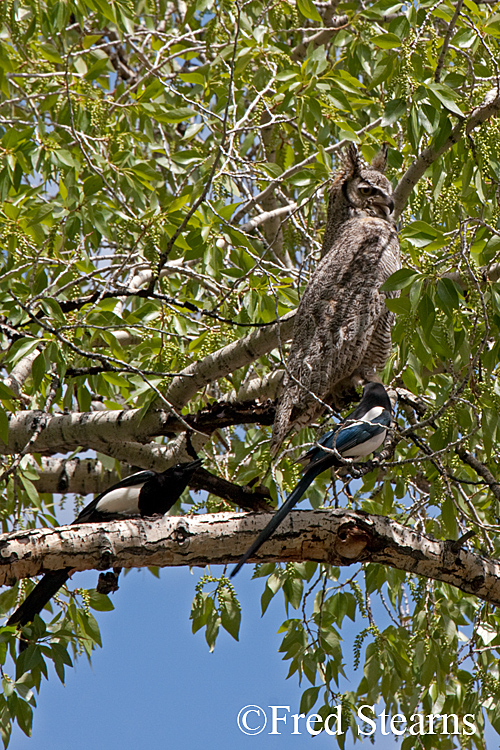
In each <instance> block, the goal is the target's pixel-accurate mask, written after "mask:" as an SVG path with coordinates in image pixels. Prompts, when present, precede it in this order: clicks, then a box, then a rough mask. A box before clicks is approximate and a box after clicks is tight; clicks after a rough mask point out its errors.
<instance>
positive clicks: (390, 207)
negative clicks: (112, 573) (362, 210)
mask: <svg viewBox="0 0 500 750" xmlns="http://www.w3.org/2000/svg"><path fill="white" fill-rule="evenodd" d="M371 204H372V206H373V207H374V209H375V211H377V213H378V214H379V216H380V218H381V219H388V218H389V216H390V215H391V214H392V212H393V211H394V201H393V200H392V198H391V196H390V195H387V194H386V193H380V194H378V195H375V196H373V198H372V200H371Z"/></svg>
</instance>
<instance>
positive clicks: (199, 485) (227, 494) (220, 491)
mask: <svg viewBox="0 0 500 750" xmlns="http://www.w3.org/2000/svg"><path fill="white" fill-rule="evenodd" d="M30 458H31V457H30ZM165 464H166V462H165ZM30 465H31V466H32V468H33V469H35V470H40V467H39V465H38V464H37V463H36V461H35V460H34V459H31V461H30ZM156 468H157V469H158V470H161V469H162V468H163V464H162V465H161V466H160V465H159V462H158V465H157V467H156ZM133 471H134V470H133V469H131V468H130V465H127V464H126V463H122V468H121V471H120V474H118V473H117V472H116V471H110V470H107V469H105V468H104V467H103V465H102V463H101V461H99V460H98V459H95V458H84V459H78V458H72V459H68V460H64V459H54V458H42V467H41V473H40V476H39V478H38V480H35V486H36V488H37V490H38V492H51V493H54V492H59V493H67V492H74V493H76V494H79V495H88V494H90V493H94V494H97V493H100V492H104V491H105V490H107V489H109V488H110V487H111V486H112V485H113V484H116V482H119V481H120V479H124V478H125V477H127V476H129V474H132V473H133ZM189 487H190V489H192V490H195V491H199V490H205V491H206V492H209V493H211V494H212V495H216V496H217V497H220V498H222V499H223V500H226V501H227V502H229V503H231V504H232V505H235V506H237V507H238V508H243V510H252V511H255V510H270V509H271V504H270V500H271V494H270V492H269V490H268V489H267V487H263V486H260V485H259V486H257V487H250V486H249V485H240V484H235V483H234V482H229V481H228V480H227V479H224V478H223V477H219V476H217V475H216V474H211V473H210V472H209V471H207V470H206V469H203V468H201V469H198V471H197V472H196V473H195V474H194V475H193V477H192V479H191V481H190V483H189Z"/></svg>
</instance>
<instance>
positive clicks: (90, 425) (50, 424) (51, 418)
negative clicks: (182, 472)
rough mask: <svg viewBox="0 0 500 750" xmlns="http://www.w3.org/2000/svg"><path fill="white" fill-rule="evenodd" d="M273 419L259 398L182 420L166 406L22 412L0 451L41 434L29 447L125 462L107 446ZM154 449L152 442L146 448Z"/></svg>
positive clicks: (15, 417)
mask: <svg viewBox="0 0 500 750" xmlns="http://www.w3.org/2000/svg"><path fill="white" fill-rule="evenodd" d="M273 419H274V404H273V403H271V402H269V401H267V402H265V403H263V404H257V403H256V402H255V401H244V402H234V403H226V402H216V403H214V404H212V405H210V406H207V407H206V408H204V409H201V410H200V411H198V412H196V413H195V414H188V415H186V417H182V418H180V417H177V416H176V415H175V414H171V413H170V412H168V411H163V410H154V411H150V412H149V413H148V414H144V412H143V411H142V410H141V409H124V410H123V411H116V410H113V409H110V410H106V411H93V412H75V413H73V414H45V412H42V411H39V410H36V411H35V410H33V411H21V412H16V413H15V414H11V415H10V419H9V440H8V443H7V444H5V443H3V442H1V441H0V453H3V454H12V453H19V452H20V451H21V450H22V449H23V448H24V446H25V445H26V443H27V441H28V440H29V439H30V438H31V437H32V436H33V435H35V434H37V438H36V440H34V441H33V444H32V445H31V452H36V453H45V454H46V453H56V452H61V453H67V452H68V451H70V450H76V449H77V448H78V447H84V448H88V449H92V448H94V449H95V450H101V451H102V452H104V453H106V454H108V455H114V456H115V458H119V459H120V460H125V461H127V458H124V459H122V458H121V456H119V455H116V454H114V453H113V454H112V453H109V451H108V450H106V446H111V445H116V444H119V445H120V446H122V447H123V446H124V445H125V443H130V444H132V443H133V444H135V446H136V448H135V449H134V453H135V452H137V451H138V450H140V449H141V448H144V445H141V444H145V443H148V442H149V441H150V440H152V439H153V438H154V437H158V436H160V435H165V436H173V435H175V434H178V433H180V432H185V431H186V429H187V428H189V427H191V428H192V430H193V431H194V432H201V433H204V434H205V435H210V433H212V432H213V431H214V430H218V429H222V428H224V427H230V426H232V425H236V424H255V423H258V424H264V425H271V424H272V423H273ZM41 420H45V423H44V425H43V429H41V430H40V422H41ZM37 431H38V433H37ZM151 447H152V446H150V445H148V446H147V448H148V450H150V449H151ZM155 447H156V448H157V449H158V450H164V448H165V446H160V445H157V446H155ZM122 453H123V451H122ZM127 455H129V459H128V463H129V464H130V463H131V464H135V465H136V466H141V465H142V461H138V460H134V458H133V456H132V455H131V454H127V453H125V456H127ZM144 468H148V467H144ZM150 468H153V466H151V467H150ZM165 468H167V467H165Z"/></svg>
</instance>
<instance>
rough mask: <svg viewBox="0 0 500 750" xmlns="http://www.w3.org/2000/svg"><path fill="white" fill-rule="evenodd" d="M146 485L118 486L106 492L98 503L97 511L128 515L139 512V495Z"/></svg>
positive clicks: (142, 483)
mask: <svg viewBox="0 0 500 750" xmlns="http://www.w3.org/2000/svg"><path fill="white" fill-rule="evenodd" d="M143 486H144V482H141V484H134V485H132V486H131V487H116V488H115V489H114V490H110V492H106V494H105V495H104V497H102V498H101V499H100V500H99V502H98V503H97V505H96V511H98V512H99V513H113V514H120V515H126V516H133V515H138V514H139V495H140V493H141V490H142V488H143Z"/></svg>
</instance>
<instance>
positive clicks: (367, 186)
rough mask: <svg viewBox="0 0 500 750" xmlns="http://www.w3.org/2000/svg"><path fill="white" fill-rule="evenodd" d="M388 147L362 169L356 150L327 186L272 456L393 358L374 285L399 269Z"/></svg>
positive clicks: (386, 317)
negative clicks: (316, 259) (321, 233)
mask: <svg viewBox="0 0 500 750" xmlns="http://www.w3.org/2000/svg"><path fill="white" fill-rule="evenodd" d="M386 156H387V147H386V146H384V147H383V148H382V150H381V152H380V153H379V154H378V155H377V156H376V157H375V159H374V160H373V161H372V163H371V165H370V166H368V165H366V164H365V163H364V162H363V160H362V159H361V157H360V156H359V154H358V152H357V150H356V147H355V146H354V145H351V146H350V147H349V148H348V149H347V151H346V153H345V155H344V166H343V169H342V170H341V171H340V173H339V174H338V175H337V177H336V179H335V180H334V182H333V186H332V189H331V192H330V200H329V206H328V216H327V225H326V229H325V237H324V242H323V250H322V255H323V257H322V260H321V261H320V263H319V265H318V267H317V268H316V270H315V272H314V273H313V274H312V277H311V279H310V281H309V283H308V284H307V286H306V289H305V291H304V294H303V296H302V299H301V301H300V305H299V307H298V310H297V314H296V316H295V324H294V332H293V340H292V344H291V348H290V354H289V357H288V362H287V365H286V368H285V375H284V378H283V384H282V388H281V397H280V399H279V401H278V404H277V407H276V416H275V420H274V426H273V434H272V439H271V448H270V450H271V454H272V455H276V453H277V452H278V449H279V447H280V445H281V443H282V442H283V439H284V438H285V436H286V434H287V433H288V432H289V431H290V430H291V429H292V428H294V429H300V428H301V427H304V426H306V425H307V424H310V423H311V422H312V421H313V420H314V419H316V418H317V417H318V416H319V415H320V414H321V413H322V412H323V411H324V409H325V408H326V405H331V406H334V407H335V408H336V409H341V408H343V407H344V406H345V400H346V399H345V395H346V393H349V392H351V391H352V389H353V387H354V386H355V385H359V384H360V383H365V382H367V381H371V380H377V376H376V372H377V371H378V370H382V369H383V367H384V365H385V363H386V361H387V359H388V357H389V354H390V352H391V327H392V324H393V318H394V316H393V313H391V312H390V311H389V310H388V309H387V307H386V306H385V298H386V297H394V296H397V295H398V294H399V292H381V291H380V286H381V285H382V284H383V283H384V282H385V281H386V280H387V279H388V278H389V276H391V274H393V273H394V272H395V271H397V270H398V269H399V268H400V267H401V262H400V253H399V241H398V235H397V233H396V230H395V228H394V225H393V222H392V219H391V213H392V210H393V207H394V204H393V201H392V198H391V194H392V188H391V185H390V183H389V180H387V178H386V177H384V175H383V171H384V169H385V165H386Z"/></svg>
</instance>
